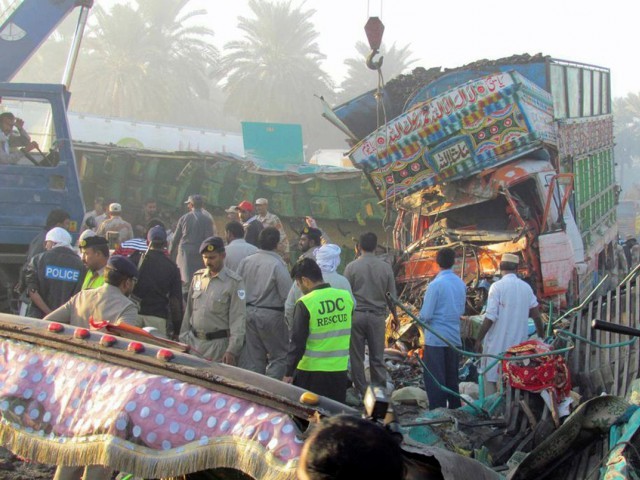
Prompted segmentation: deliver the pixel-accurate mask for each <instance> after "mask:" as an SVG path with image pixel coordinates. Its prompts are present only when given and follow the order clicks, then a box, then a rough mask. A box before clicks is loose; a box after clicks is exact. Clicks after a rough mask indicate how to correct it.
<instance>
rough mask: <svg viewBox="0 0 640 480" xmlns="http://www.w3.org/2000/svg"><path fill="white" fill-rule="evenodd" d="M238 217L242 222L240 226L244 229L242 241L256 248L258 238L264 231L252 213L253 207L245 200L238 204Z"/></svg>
mask: <svg viewBox="0 0 640 480" xmlns="http://www.w3.org/2000/svg"><path fill="white" fill-rule="evenodd" d="M238 215H240V220H242V226H243V227H244V239H245V240H246V241H247V242H248V243H250V244H251V245H254V246H256V247H258V246H259V245H258V236H259V235H260V232H261V231H262V230H263V229H264V227H263V226H262V223H260V222H259V221H258V217H257V216H256V215H254V213H253V205H252V204H251V202H248V201H247V200H243V201H242V202H240V203H239V204H238Z"/></svg>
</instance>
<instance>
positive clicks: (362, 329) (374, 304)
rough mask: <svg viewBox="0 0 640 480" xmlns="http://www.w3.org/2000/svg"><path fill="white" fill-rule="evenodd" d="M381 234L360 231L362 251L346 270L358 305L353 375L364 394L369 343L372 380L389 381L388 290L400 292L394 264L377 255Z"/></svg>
mask: <svg viewBox="0 0 640 480" xmlns="http://www.w3.org/2000/svg"><path fill="white" fill-rule="evenodd" d="M377 246H378V237H377V236H376V234H375V233H372V232H367V233H363V234H362V235H360V241H359V247H360V249H361V251H362V255H361V256H360V257H359V258H357V259H356V260H354V261H353V262H351V263H349V264H348V265H347V267H346V268H345V270H344V276H345V277H347V280H349V283H350V284H351V288H352V289H353V296H354V297H355V299H356V302H357V305H356V308H355V312H354V315H353V323H352V325H351V346H350V352H349V355H350V358H351V375H352V377H353V383H354V384H355V387H356V389H357V390H358V392H359V393H360V395H364V393H365V391H366V389H367V382H366V379H365V376H364V346H365V343H366V344H367V345H368V346H369V364H370V366H371V383H372V384H373V385H377V386H382V387H384V386H385V385H386V379H387V372H386V369H385V366H384V360H383V356H384V336H385V319H386V316H387V309H388V307H387V301H386V297H385V296H386V294H387V292H390V293H391V294H392V295H393V296H395V295H396V282H395V279H394V277H393V270H392V269H391V265H389V264H388V263H386V262H384V261H383V260H381V259H379V258H378V257H376V255H375V253H374V252H375V250H376V247H377Z"/></svg>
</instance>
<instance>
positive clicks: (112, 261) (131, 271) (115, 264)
mask: <svg viewBox="0 0 640 480" xmlns="http://www.w3.org/2000/svg"><path fill="white" fill-rule="evenodd" d="M107 268H110V269H111V270H115V271H116V272H119V273H121V274H122V275H124V276H125V277H129V278H138V267H136V266H135V264H134V263H133V262H132V261H131V260H129V259H128V258H127V257H124V256H122V255H111V257H109V260H108V261H107Z"/></svg>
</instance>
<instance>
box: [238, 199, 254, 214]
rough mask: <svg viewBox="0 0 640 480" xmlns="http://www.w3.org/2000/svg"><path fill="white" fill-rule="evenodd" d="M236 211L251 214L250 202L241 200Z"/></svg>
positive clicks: (251, 206)
mask: <svg viewBox="0 0 640 480" xmlns="http://www.w3.org/2000/svg"><path fill="white" fill-rule="evenodd" d="M238 210H244V211H245V212H253V205H252V204H251V202H248V201H246V200H243V201H241V202H240V203H239V204H238Z"/></svg>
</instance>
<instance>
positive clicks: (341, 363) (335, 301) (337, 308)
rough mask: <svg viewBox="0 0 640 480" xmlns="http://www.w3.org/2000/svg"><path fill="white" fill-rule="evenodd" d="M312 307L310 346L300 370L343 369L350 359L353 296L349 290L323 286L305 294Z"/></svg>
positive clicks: (305, 298)
mask: <svg viewBox="0 0 640 480" xmlns="http://www.w3.org/2000/svg"><path fill="white" fill-rule="evenodd" d="M298 301H299V302H302V303H303V304H304V306H305V307H307V310H308V311H309V337H308V338H307V348H306V350H305V352H304V355H303V356H302V359H301V360H300V362H299V363H298V369H299V370H306V371H310V372H342V371H346V370H347V363H348V361H349V339H350V338H351V313H352V311H353V300H352V299H351V295H350V294H349V292H348V291H346V290H340V289H337V288H330V287H327V288H320V289H317V290H313V291H311V292H309V293H308V294H306V295H304V296H303V297H301V298H300V299H299V300H298Z"/></svg>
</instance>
